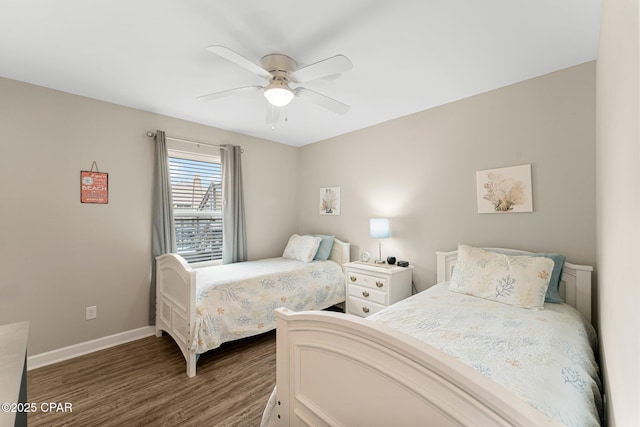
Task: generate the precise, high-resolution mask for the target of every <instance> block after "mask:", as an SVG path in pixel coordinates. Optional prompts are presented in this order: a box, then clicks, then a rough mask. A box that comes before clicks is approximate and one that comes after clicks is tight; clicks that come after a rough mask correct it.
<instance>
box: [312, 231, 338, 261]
mask: <svg viewBox="0 0 640 427" xmlns="http://www.w3.org/2000/svg"><path fill="white" fill-rule="evenodd" d="M317 236H318V237H321V238H322V240H321V241H320V246H319V247H318V252H316V256H315V257H314V258H313V260H314V261H326V260H328V259H329V255H331V249H333V241H334V240H335V236H321V235H319V234H318V235H317Z"/></svg>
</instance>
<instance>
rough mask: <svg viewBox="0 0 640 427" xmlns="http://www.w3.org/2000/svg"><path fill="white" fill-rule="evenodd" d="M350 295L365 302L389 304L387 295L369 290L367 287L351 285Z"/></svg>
mask: <svg viewBox="0 0 640 427" xmlns="http://www.w3.org/2000/svg"><path fill="white" fill-rule="evenodd" d="M349 295H351V296H354V297H357V298H360V299H363V300H365V301H373V302H377V303H378V304H383V305H386V304H387V293H386V292H383V291H377V290H375V289H371V288H367V287H365V286H358V285H350V286H349Z"/></svg>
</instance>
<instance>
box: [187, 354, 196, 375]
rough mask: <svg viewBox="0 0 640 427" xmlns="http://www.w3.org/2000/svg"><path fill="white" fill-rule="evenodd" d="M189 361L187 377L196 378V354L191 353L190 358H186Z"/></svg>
mask: <svg viewBox="0 0 640 427" xmlns="http://www.w3.org/2000/svg"><path fill="white" fill-rule="evenodd" d="M186 359H187V376H188V377H189V378H193V377H195V376H196V361H197V358H196V354H195V353H193V352H189V356H187V357H186Z"/></svg>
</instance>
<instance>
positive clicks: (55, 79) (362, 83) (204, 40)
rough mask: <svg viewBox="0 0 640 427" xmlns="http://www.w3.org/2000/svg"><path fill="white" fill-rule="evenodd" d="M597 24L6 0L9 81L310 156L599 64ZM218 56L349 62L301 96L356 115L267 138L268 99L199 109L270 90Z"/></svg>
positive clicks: (214, 3) (474, 13) (507, 3)
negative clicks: (319, 145) (322, 145)
mask: <svg viewBox="0 0 640 427" xmlns="http://www.w3.org/2000/svg"><path fill="white" fill-rule="evenodd" d="M599 22H600V0H483V1H481V0H398V1H384V0H348V1H347V0H323V1H313V2H312V1H303V0H270V1H263V0H235V1H233V0H181V1H179V0H55V1H51V0H1V1H0V76H2V77H7V78H10V79H15V80H20V81H24V82H28V83H33V84H36V85H40V86H45V87H49V88H53V89H57V90H61V91H65V92H70V93H73V94H77V95H82V96H86V97H90V98H95V99H99V100H103V101H107V102H112V103H115V104H121V105H126V106H130V107H133V108H138V109H141V110H145V111H150V112H154V113H159V114H163V115H167V116H172V117H177V118H180V119H185V120H189V121H193V122H197V123H202V124H206V125H210V126H214V127H217V128H222V129H226V130H230V131H234V132H239V133H242V134H246V135H252V136H256V137H260V138H264V139H268V140H272V141H277V142H281V143H285V144H289V145H294V146H301V145H305V144H309V143H313V142H316V141H320V140H324V139H327V138H330V137H333V136H336V135H340V134H344V133H347V132H350V131H354V130H357V129H361V128H364V127H367V126H371V125H374V124H376V123H380V122H383V121H387V120H390V119H394V118H397V117H401V116H405V115H407V114H411V113H415V112H417V111H422V110H425V109H428V108H431V107H434V106H437V105H442V104H445V103H448V102H451V101H454V100H457V99H461V98H465V97H468V96H471V95H475V94H478V93H482V92H486V91H488V90H492V89H495V88H498V87H502V86H505V85H509V84H512V83H515V82H518V81H522V80H526V79H529V78H532V77H535V76H539V75H543V74H547V73H549V72H553V71H556V70H559V69H563V68H567V67H570V66H573V65H577V64H581V63H584V62H587V61H590V60H594V59H595V58H596V56H597V43H598V31H599ZM210 45H223V46H226V47H229V48H231V49H233V50H235V51H236V52H238V53H239V54H241V55H242V56H244V57H246V58H248V59H251V60H252V61H254V62H256V63H259V60H260V58H261V57H262V56H264V55H266V54H269V53H284V54H286V55H289V56H291V57H293V58H294V59H295V60H296V61H297V62H298V64H299V66H304V65H308V64H311V63H314V62H317V61H319V60H322V59H325V58H327V57H330V56H334V55H337V54H343V55H345V56H347V57H348V58H349V59H350V60H351V61H352V62H353V64H354V67H353V69H352V70H351V71H348V72H345V73H343V74H341V75H339V76H334V77H331V78H326V79H320V80H315V81H312V82H308V83H306V84H304V86H305V87H307V88H309V89H313V90H315V91H317V92H321V93H323V94H325V95H327V96H330V97H332V98H335V99H337V100H339V101H342V102H344V103H346V104H349V105H350V106H351V110H350V111H349V112H348V113H347V114H346V115H344V116H340V115H336V114H334V113H332V112H329V111H327V110H325V109H323V108H321V107H319V106H317V105H315V104H310V103H308V102H305V100H303V99H297V98H296V99H294V100H293V101H292V102H291V104H290V105H289V106H288V107H287V113H286V115H287V118H288V120H287V121H286V122H285V121H284V116H285V114H281V118H280V121H279V122H278V123H277V124H276V125H275V129H272V128H271V125H267V124H266V123H265V117H266V114H267V110H268V104H267V101H266V100H265V98H264V97H263V96H262V95H261V93H260V92H255V93H253V94H246V95H239V96H235V97H227V98H222V99H218V100H214V101H210V102H207V103H205V102H201V101H197V100H196V99H195V98H196V97H197V96H199V95H204V94H208V93H212V92H216V91H221V90H225V89H231V88H235V87H240V86H248V85H254V84H259V85H262V86H264V85H265V81H264V80H263V79H261V78H259V77H257V76H255V75H253V74H251V73H250V72H249V71H247V70H245V69H243V68H241V67H239V66H238V65H236V64H233V63H231V62H229V61H227V60H225V59H223V58H221V57H218V56H216V55H214V54H212V53H210V52H209V51H207V49H206V47H207V46H210ZM0 96H1V94H0ZM167 131H168V132H169V133H170V130H167ZM178 136H179V135H178Z"/></svg>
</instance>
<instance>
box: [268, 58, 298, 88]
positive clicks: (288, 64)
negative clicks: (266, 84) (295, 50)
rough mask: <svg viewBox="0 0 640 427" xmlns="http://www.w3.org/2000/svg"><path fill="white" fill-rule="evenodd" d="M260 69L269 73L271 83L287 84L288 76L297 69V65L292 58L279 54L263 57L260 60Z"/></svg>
mask: <svg viewBox="0 0 640 427" xmlns="http://www.w3.org/2000/svg"><path fill="white" fill-rule="evenodd" d="M260 64H261V65H262V68H264V69H265V70H267V71H268V72H270V73H271V75H272V76H273V78H272V79H271V81H272V82H275V81H278V82H282V83H284V84H286V83H289V75H290V74H291V73H293V72H294V71H296V70H297V69H298V64H297V63H296V61H294V60H293V58H290V57H288V56H287V55H282V54H279V53H273V54H271V55H266V56H263V57H262V59H261V60H260Z"/></svg>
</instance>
